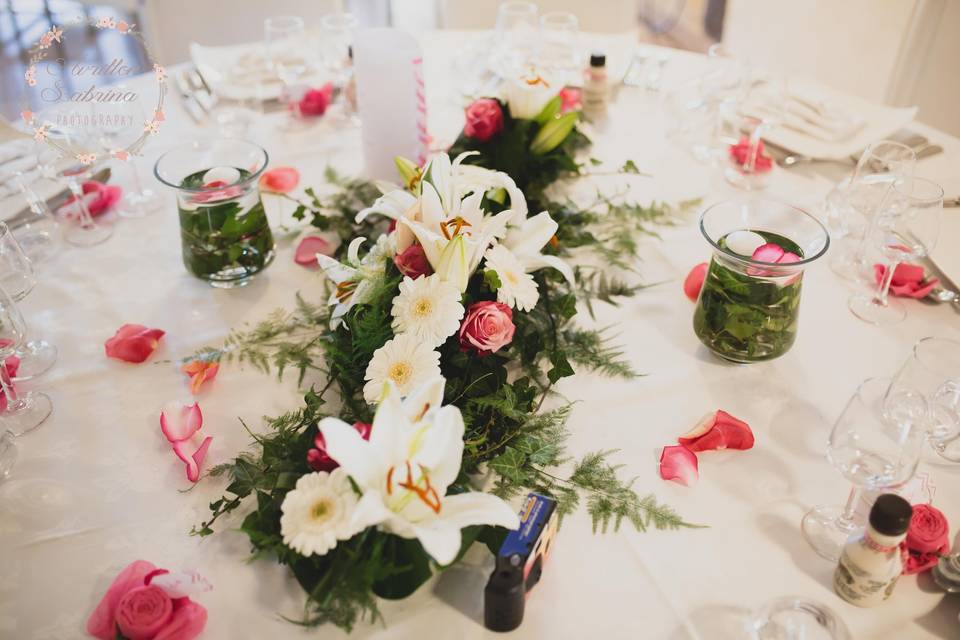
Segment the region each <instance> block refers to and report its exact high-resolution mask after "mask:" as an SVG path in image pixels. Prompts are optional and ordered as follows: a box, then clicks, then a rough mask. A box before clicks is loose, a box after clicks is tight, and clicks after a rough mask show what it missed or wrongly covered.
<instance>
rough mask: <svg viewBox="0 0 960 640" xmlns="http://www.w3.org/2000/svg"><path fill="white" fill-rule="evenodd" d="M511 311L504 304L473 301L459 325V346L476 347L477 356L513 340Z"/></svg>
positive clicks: (464, 347) (491, 351)
mask: <svg viewBox="0 0 960 640" xmlns="http://www.w3.org/2000/svg"><path fill="white" fill-rule="evenodd" d="M515 330H516V327H515V326H514V324H513V311H512V310H511V309H510V307H508V306H507V305H505V304H501V303H499V302H493V301H491V300H484V301H483V302H474V303H473V304H472V305H470V308H469V309H467V315H466V317H465V318H464V319H463V324H461V325H460V348H461V349H463V350H464V351H468V350H470V349H476V351H477V355H478V356H486V355H489V354H491V353H496V352H497V351H499V350H500V349H502V348H503V347H505V346H507V345H508V344H510V342H511V341H513V333H514V331H515Z"/></svg>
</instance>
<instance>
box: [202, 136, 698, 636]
mask: <svg viewBox="0 0 960 640" xmlns="http://www.w3.org/2000/svg"><path fill="white" fill-rule="evenodd" d="M474 153H475V152H465V153H462V154H460V155H458V156H457V157H456V158H455V159H453V160H452V161H451V159H450V157H449V156H447V155H446V154H439V155H437V156H435V157H434V158H433V159H432V160H431V161H430V162H429V163H428V164H426V166H424V167H415V166H413V165H412V164H411V163H408V162H404V161H401V162H398V166H399V167H400V168H401V174H402V176H403V178H404V182H405V186H403V187H388V188H386V190H385V191H384V193H383V194H382V195H381V196H380V197H378V198H377V199H376V201H375V202H373V203H372V204H370V201H371V199H372V198H373V197H374V193H373V192H372V189H371V186H370V185H369V183H366V182H363V181H344V180H342V179H340V178H338V177H337V176H336V175H335V174H333V173H332V172H329V173H328V178H330V179H331V181H333V182H335V183H337V184H339V185H340V187H341V190H340V191H339V192H337V193H335V194H333V195H332V196H328V197H326V198H320V197H319V196H317V195H316V193H315V192H313V191H312V190H307V195H308V197H309V201H306V202H301V203H300V205H299V207H298V211H297V213H298V215H300V216H305V215H307V213H308V212H309V213H310V214H311V215H312V221H313V223H314V225H315V226H317V227H319V228H320V229H321V230H323V231H325V232H327V233H332V234H334V235H336V236H339V238H340V239H341V240H342V241H343V242H341V243H340V244H339V248H338V249H336V250H335V251H333V252H332V253H333V255H332V256H327V255H322V254H318V255H317V260H318V261H319V265H320V267H321V268H322V269H323V271H324V272H325V274H326V276H327V279H326V281H327V284H328V287H329V289H330V293H329V300H328V303H327V304H321V305H314V304H310V303H308V302H307V301H305V300H303V299H302V298H299V297H298V304H297V307H296V308H295V309H294V310H293V311H285V312H279V313H277V314H275V315H274V316H271V317H270V318H268V319H267V320H265V321H263V322H261V323H259V324H258V325H256V326H254V327H252V328H250V329H248V330H239V331H236V332H234V333H233V334H232V335H231V336H230V337H229V338H228V340H227V342H226V344H225V345H224V346H223V347H222V348H215V349H208V350H204V351H202V352H201V353H199V354H196V355H195V356H193V357H192V360H197V361H202V362H208V363H209V362H217V363H220V362H225V361H230V360H233V361H239V362H248V363H252V364H254V365H256V366H258V367H260V368H263V369H265V370H269V369H270V368H271V367H275V368H276V369H278V370H279V371H280V372H281V373H282V372H283V371H284V370H285V369H287V368H291V367H293V368H297V369H299V370H300V375H301V377H300V379H301V381H303V380H304V375H305V374H306V373H307V372H310V371H319V372H320V373H321V374H322V378H325V384H324V386H322V388H319V389H317V388H312V389H311V390H310V391H309V392H307V394H306V396H305V405H304V407H303V408H301V409H299V410H297V411H294V412H292V413H290V414H287V415H284V416H280V417H278V418H275V419H272V420H271V421H270V424H269V427H270V428H269V430H268V432H267V433H266V434H258V435H254V436H253V437H254V439H255V441H256V445H257V448H256V450H255V452H253V453H249V454H243V455H241V456H239V457H238V458H236V459H235V460H234V461H233V462H231V463H228V464H226V465H221V466H219V467H216V468H214V469H213V470H211V474H212V475H214V476H219V475H224V474H226V475H228V476H229V478H230V480H231V482H230V484H229V485H228V486H227V488H226V494H225V495H224V496H223V498H221V499H219V500H217V501H215V502H213V503H212V504H211V505H210V507H211V510H212V512H213V514H212V517H211V518H210V519H209V520H208V521H207V522H204V523H202V524H201V525H200V526H199V528H198V529H197V530H196V533H198V534H200V535H207V534H210V533H212V531H213V529H212V526H213V524H214V522H215V521H216V520H217V519H218V518H219V517H220V516H222V515H223V514H225V513H228V512H231V511H234V510H236V509H239V508H241V506H243V505H247V507H248V508H249V511H248V513H247V515H246V516H245V518H244V520H243V523H242V525H241V527H240V528H241V529H242V531H243V532H244V533H246V535H247V536H249V538H250V541H251V543H252V545H253V547H254V551H255V553H256V554H264V553H269V554H272V555H274V556H275V557H276V559H277V560H278V561H279V562H281V563H283V564H286V565H289V566H290V568H291V569H292V571H293V574H294V575H295V576H296V578H297V580H298V581H299V583H300V584H301V585H302V587H303V588H304V591H305V593H306V594H307V603H306V612H305V619H304V622H305V623H306V624H320V623H325V622H332V623H334V624H336V625H338V626H341V627H343V628H346V629H349V628H351V627H352V626H353V625H354V624H355V623H356V621H357V620H358V619H359V618H361V617H366V618H371V619H375V618H377V617H378V615H379V614H378V609H377V600H376V597H377V596H379V597H386V598H400V597H405V596H407V595H409V594H410V593H412V592H413V591H414V590H415V589H417V587H419V586H420V585H421V584H423V583H424V582H425V581H426V580H427V579H428V578H429V577H430V576H431V575H432V574H434V573H435V572H436V571H438V570H441V569H443V568H444V567H446V566H449V565H450V564H452V563H454V562H456V561H457V559H458V558H459V557H460V555H461V554H462V553H463V552H464V551H465V550H466V549H467V548H468V547H469V546H470V545H471V544H472V543H474V542H476V541H480V542H483V543H485V544H487V546H488V547H490V548H491V549H494V550H495V549H497V548H498V547H499V543H500V542H501V541H502V538H503V536H504V535H505V534H506V532H507V530H508V529H509V528H511V527H513V526H516V524H517V519H516V515H515V514H514V512H513V510H512V509H511V508H510V507H509V506H508V505H507V504H506V503H505V502H504V501H503V500H504V499H507V498H510V497H513V496H516V495H519V494H521V493H523V492H526V491H529V490H535V491H539V492H542V493H547V494H550V495H552V496H554V497H555V498H556V499H557V500H558V509H559V512H560V514H561V515H563V514H568V513H570V512H571V510H573V509H574V508H576V507H577V505H578V504H579V503H580V502H581V501H584V502H585V504H586V508H587V511H588V512H589V513H590V515H591V516H592V519H593V522H594V527H595V529H597V528H599V529H602V530H606V529H607V527H608V526H609V525H610V524H613V525H614V526H619V525H620V523H621V522H622V521H623V520H624V519H626V520H628V521H629V522H631V523H632V524H633V525H634V526H635V527H636V528H637V529H640V530H643V529H646V528H647V527H649V526H654V527H656V528H678V527H682V526H689V525H688V524H687V523H686V522H684V521H683V519H681V518H680V517H679V516H678V515H677V514H676V513H674V512H673V511H672V510H671V509H670V508H669V507H666V506H663V505H661V504H659V503H658V502H657V501H656V500H655V499H654V498H653V496H641V495H639V494H638V493H637V492H636V491H635V490H634V489H633V488H632V486H631V485H632V482H630V481H623V480H621V479H620V478H619V477H618V474H617V467H616V466H615V465H613V464H612V463H611V462H610V461H609V459H608V458H609V455H610V454H611V453H612V452H609V451H598V452H594V453H590V454H587V455H585V456H583V457H582V458H580V459H579V460H573V459H571V458H569V456H568V455H567V453H566V451H565V447H564V442H565V440H566V438H567V435H568V431H567V427H566V420H567V417H568V415H569V413H570V410H571V406H570V403H567V402H563V401H561V402H556V403H552V404H551V405H549V406H550V408H549V409H548V408H545V407H544V403H545V401H546V400H547V398H548V397H549V396H550V395H551V393H552V391H553V388H554V385H555V384H556V383H557V382H558V381H559V380H561V379H562V378H565V377H568V376H570V375H572V374H573V373H574V370H575V368H577V369H584V370H594V371H598V372H600V373H602V374H606V375H611V376H620V377H628V378H629V377H632V376H634V375H635V373H634V372H633V369H632V367H631V366H630V365H629V364H628V363H626V362H624V361H623V359H622V357H621V356H620V354H619V352H618V351H617V350H616V349H615V348H613V347H611V346H610V345H609V344H608V343H607V341H606V340H605V338H604V336H603V335H602V333H601V332H600V331H598V330H593V329H584V328H581V327H578V326H577V325H576V324H575V323H574V322H573V318H574V317H575V316H576V314H577V306H578V305H577V303H578V300H579V301H583V302H585V303H587V304H588V305H589V304H590V302H591V301H593V300H597V299H601V300H607V301H611V300H613V299H614V298H615V297H616V296H620V295H629V294H631V293H633V292H634V291H635V289H634V288H631V287H628V286H626V285H623V284H622V283H616V282H612V281H610V280H607V279H603V278H600V277H598V276H597V274H596V272H591V271H589V270H586V269H584V268H583V267H580V266H577V267H574V266H573V265H572V264H571V262H570V259H571V258H572V257H573V255H574V250H576V249H577V248H580V249H583V250H590V249H592V250H594V251H595V252H596V253H598V254H599V255H602V256H606V257H608V258H615V259H618V260H621V261H627V259H628V257H629V256H632V255H635V253H636V246H635V245H634V244H632V243H630V242H625V241H624V237H625V236H629V235H630V234H631V233H633V232H635V231H637V230H639V229H642V227H643V225H644V224H645V223H646V222H648V221H650V220H656V219H662V218H663V217H665V216H666V215H668V213H669V209H668V208H665V207H659V208H658V207H653V208H647V209H644V208H641V207H639V206H637V205H631V206H630V207H628V208H611V209H610V211H608V214H609V218H606V217H601V216H598V215H597V214H596V213H592V212H589V211H578V210H575V209H574V208H571V207H567V208H561V209H560V210H559V211H558V215H559V216H560V220H562V223H560V222H558V220H557V219H555V218H554V217H553V216H552V215H551V214H550V213H548V212H547V211H542V212H539V213H536V214H533V215H531V213H530V211H529V210H528V206H527V200H526V198H525V196H524V193H523V191H522V190H521V189H520V188H519V187H518V185H517V184H516V183H515V181H514V180H513V179H512V178H511V177H510V176H509V175H507V174H506V173H503V172H499V171H493V170H490V169H487V168H484V167H481V166H477V165H471V164H467V163H466V161H467V160H469V159H471V158H474V157H475V155H473V154H474ZM601 218H603V219H601ZM334 244H336V243H334ZM331 389H335V390H336V394H335V397H334V398H333V399H330V398H329V397H328V394H329V392H330V390H331ZM328 403H329V405H330V406H329V408H328ZM561 469H563V470H561Z"/></svg>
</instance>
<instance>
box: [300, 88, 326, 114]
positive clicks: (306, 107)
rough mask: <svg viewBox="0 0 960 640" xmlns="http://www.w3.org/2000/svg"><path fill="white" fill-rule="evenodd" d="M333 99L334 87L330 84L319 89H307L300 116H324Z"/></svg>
mask: <svg viewBox="0 0 960 640" xmlns="http://www.w3.org/2000/svg"><path fill="white" fill-rule="evenodd" d="M332 98H333V85H332V84H330V83H329V82H328V83H327V84H325V85H323V86H322V87H320V88H319V89H307V91H306V93H304V94H303V97H302V98H301V99H300V103H299V105H298V106H299V107H300V115H304V116H322V115H323V114H324V113H326V111H327V107H328V106H330V100H331V99H332Z"/></svg>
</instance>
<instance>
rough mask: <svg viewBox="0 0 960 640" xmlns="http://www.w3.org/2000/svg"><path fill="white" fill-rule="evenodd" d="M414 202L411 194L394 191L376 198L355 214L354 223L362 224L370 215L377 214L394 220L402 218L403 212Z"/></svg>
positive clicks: (415, 200)
mask: <svg viewBox="0 0 960 640" xmlns="http://www.w3.org/2000/svg"><path fill="white" fill-rule="evenodd" d="M416 202H417V199H416V197H414V195H413V194H412V193H410V192H408V191H404V190H403V189H395V190H393V191H390V192H388V193H385V194H383V195H382V196H380V197H379V198H377V200H376V201H375V202H374V203H373V204H372V205H371V206H369V207H367V208H366V209H361V210H360V212H359V213H357V217H356V221H357V222H363V220H364V219H365V218H366V217H367V216H368V215H370V214H371V213H379V214H380V215H383V216H386V217H388V218H391V219H393V220H396V219H398V218H400V217H401V216H403V214H404V212H405V211H406V210H407V209H409V208H410V207H412V206H413V205H414V204H415V203H416Z"/></svg>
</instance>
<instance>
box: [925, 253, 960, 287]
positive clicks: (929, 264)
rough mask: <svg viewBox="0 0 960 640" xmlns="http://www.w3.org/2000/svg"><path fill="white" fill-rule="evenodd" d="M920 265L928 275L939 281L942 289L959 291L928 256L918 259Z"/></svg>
mask: <svg viewBox="0 0 960 640" xmlns="http://www.w3.org/2000/svg"><path fill="white" fill-rule="evenodd" d="M920 263H921V264H923V266H924V267H926V268H927V271H929V272H930V275H932V276H933V277H934V278H937V279H938V280H940V286H942V287H944V288H945V289H950V290H951V291H960V287H957V285H956V284H955V283H954V282H953V280H951V279H950V278H949V277H948V276H947V274H945V273H944V272H943V270H942V269H941V268H940V267H938V266H937V263H936V262H934V261H933V260H932V259H931V258H930V257H929V256H927V257H924V258H920Z"/></svg>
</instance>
